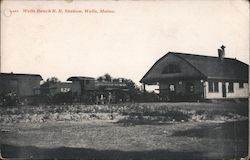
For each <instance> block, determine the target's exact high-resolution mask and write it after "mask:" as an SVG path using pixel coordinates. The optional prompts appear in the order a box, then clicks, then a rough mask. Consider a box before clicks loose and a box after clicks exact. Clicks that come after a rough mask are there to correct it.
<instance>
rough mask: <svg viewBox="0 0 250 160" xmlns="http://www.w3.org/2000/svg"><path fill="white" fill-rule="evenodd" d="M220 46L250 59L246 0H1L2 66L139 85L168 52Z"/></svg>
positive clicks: (212, 51)
mask: <svg viewBox="0 0 250 160" xmlns="http://www.w3.org/2000/svg"><path fill="white" fill-rule="evenodd" d="M38 9H40V10H43V11H44V12H43V13H41V12H37V10H38ZM53 9H54V10H55V11H56V12H55V13H52V10H53ZM48 10H50V11H51V12H50V13H49V11H48ZM59 10H62V12H59ZM66 10H70V11H71V12H66ZM94 10H96V11H97V13H96V12H92V13H90V12H89V11H94ZM100 10H105V11H106V12H105V13H104V12H100ZM28 11H29V12H28ZM45 11H47V12H45ZM79 11H82V12H81V13H79ZM86 11H88V12H86ZM222 44H223V45H225V46H226V49H225V51H226V53H225V54H226V57H230V58H237V59H238V60H240V61H243V62H244V63H247V64H249V3H248V1H247V0H218V1H212V0H194V1H187V0H180V1H174V0H167V1H106V2H104V1H81V0H62V1H53V0H48V1H32V0H29V1H22V2H20V1H7V0H3V1H1V72H7V73H8V72H14V73H33V74H40V75H41V76H42V77H43V79H47V78H49V77H52V76H55V77H58V78H59V79H60V80H61V81H66V79H67V78H69V77H70V76H90V77H95V78H96V77H98V76H101V75H104V74H105V73H109V74H110V75H111V76H112V77H116V78H117V77H125V78H129V79H132V80H133V81H134V82H135V83H137V84H140V83H139V81H140V79H141V78H142V77H143V75H144V74H145V73H146V72H147V71H148V70H149V69H150V67H151V66H152V65H153V64H154V63H155V62H156V61H157V60H158V59H159V58H161V57H162V56H164V55H165V54H166V53H168V52H170V51H175V52H183V53H192V54H199V55H209V56H217V55H218V53H217V49H218V48H219V47H220V46H221V45H222Z"/></svg>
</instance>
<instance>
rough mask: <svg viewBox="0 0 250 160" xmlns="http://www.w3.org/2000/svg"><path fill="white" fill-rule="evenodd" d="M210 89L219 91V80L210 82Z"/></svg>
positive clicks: (210, 90)
mask: <svg viewBox="0 0 250 160" xmlns="http://www.w3.org/2000/svg"><path fill="white" fill-rule="evenodd" d="M208 91H209V92H219V83H218V82H208Z"/></svg>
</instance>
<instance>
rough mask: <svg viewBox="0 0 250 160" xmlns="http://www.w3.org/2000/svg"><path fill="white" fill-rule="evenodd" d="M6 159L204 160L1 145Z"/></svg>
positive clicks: (163, 152) (152, 153)
mask: <svg viewBox="0 0 250 160" xmlns="http://www.w3.org/2000/svg"><path fill="white" fill-rule="evenodd" d="M1 148H2V156H3V157H4V158H6V157H7V158H24V159H57V160H58V159H92V160H94V159H116V160H120V159H121V160H123V159H124V160H125V159H126V160H127V159H130V160H134V159H136V160H139V159H143V160H144V159H146V160H147V159H171V160H172V159H203V158H204V157H202V153H199V152H170V151H167V150H153V151H140V152H139V151H138V152H136V151H119V150H103V151H99V150H95V149H86V148H69V147H60V148H54V149H48V148H38V147H32V146H26V147H17V146H12V145H5V144H2V145H1Z"/></svg>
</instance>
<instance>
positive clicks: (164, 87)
mask: <svg viewBox="0 0 250 160" xmlns="http://www.w3.org/2000/svg"><path fill="white" fill-rule="evenodd" d="M190 82H191V83H193V85H194V92H193V93H192V94H202V93H203V87H202V82H201V81H200V80H193V81H191V80H190V81H182V80H179V81H165V82H161V83H159V89H160V94H163V95H164V94H168V93H169V85H170V84H174V85H175V92H176V94H191V93H187V91H186V85H187V83H190Z"/></svg>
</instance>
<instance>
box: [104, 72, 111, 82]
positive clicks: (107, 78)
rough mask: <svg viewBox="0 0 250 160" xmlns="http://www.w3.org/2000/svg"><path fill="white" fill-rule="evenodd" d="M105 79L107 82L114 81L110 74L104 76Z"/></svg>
mask: <svg viewBox="0 0 250 160" xmlns="http://www.w3.org/2000/svg"><path fill="white" fill-rule="evenodd" d="M104 79H105V81H107V82H111V81H112V77H111V76H110V75H109V74H108V73H106V74H105V75H104Z"/></svg>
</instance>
